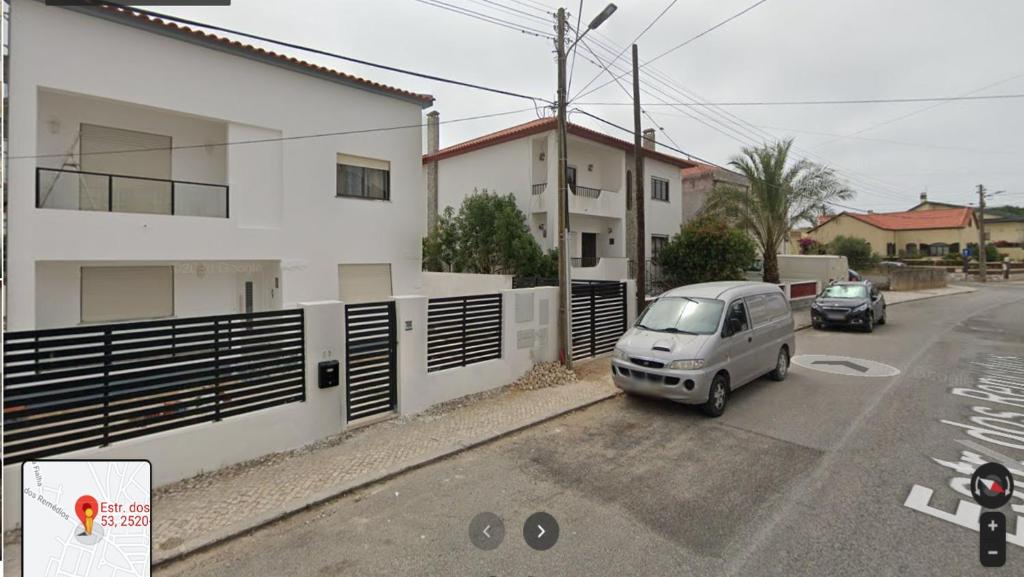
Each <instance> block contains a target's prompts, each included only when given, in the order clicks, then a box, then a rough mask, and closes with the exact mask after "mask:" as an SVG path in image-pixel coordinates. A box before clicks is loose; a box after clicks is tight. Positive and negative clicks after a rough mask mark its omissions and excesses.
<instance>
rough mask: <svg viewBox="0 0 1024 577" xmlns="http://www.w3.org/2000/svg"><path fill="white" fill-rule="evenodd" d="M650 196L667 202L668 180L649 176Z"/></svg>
mask: <svg viewBox="0 0 1024 577" xmlns="http://www.w3.org/2000/svg"><path fill="white" fill-rule="evenodd" d="M651 198H652V199H654V200H661V201H664V202H668V181H667V180H665V179H664V178H658V177H657V176H652V177H651Z"/></svg>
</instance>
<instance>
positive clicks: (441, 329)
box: [427, 294, 502, 372]
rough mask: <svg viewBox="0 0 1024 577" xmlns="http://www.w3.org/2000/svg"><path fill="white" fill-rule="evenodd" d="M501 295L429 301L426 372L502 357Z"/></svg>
mask: <svg viewBox="0 0 1024 577" xmlns="http://www.w3.org/2000/svg"><path fill="white" fill-rule="evenodd" d="M501 329H502V325H501V295H500V294H487V295H472V296H461V297H445V298H436V299H430V302H429V304H428V305H427V371H428V372H432V371H440V370H444V369H450V368H454V367H464V366H466V365H471V364H474V363H482V362H484V361H489V360H491V359H499V358H501Z"/></svg>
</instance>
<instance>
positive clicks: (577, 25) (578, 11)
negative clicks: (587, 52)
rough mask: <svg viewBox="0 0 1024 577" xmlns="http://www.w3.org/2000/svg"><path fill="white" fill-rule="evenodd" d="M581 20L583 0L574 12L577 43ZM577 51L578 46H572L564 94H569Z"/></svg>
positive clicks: (579, 36)
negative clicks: (570, 62)
mask: <svg viewBox="0 0 1024 577" xmlns="http://www.w3.org/2000/svg"><path fill="white" fill-rule="evenodd" d="M582 20H583V0H580V8H579V10H577V13H576V28H575V29H574V30H575V31H576V42H577V43H578V42H579V41H580V38H582V36H581V35H580V22H581V21H582ZM577 52H579V50H578V47H573V51H572V64H570V65H569V81H568V83H567V84H566V86H565V93H566V94H569V91H570V90H572V73H573V71H575V70H576V53H577Z"/></svg>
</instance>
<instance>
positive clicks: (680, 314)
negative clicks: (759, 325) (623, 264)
mask: <svg viewBox="0 0 1024 577" xmlns="http://www.w3.org/2000/svg"><path fill="white" fill-rule="evenodd" d="M724 306H725V303H724V302H722V301H720V300H714V299H702V298H690V297H662V298H660V299H658V300H656V301H654V302H653V303H651V304H650V305H648V306H647V309H646V310H645V311H644V313H643V314H642V315H641V316H640V318H639V319H637V323H636V325H637V326H638V327H640V328H642V329H647V330H649V331H664V332H668V333H690V334H695V335H710V334H712V333H714V332H715V331H717V330H718V321H719V320H720V319H721V317H722V308H723V307H724Z"/></svg>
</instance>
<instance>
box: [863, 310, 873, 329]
mask: <svg viewBox="0 0 1024 577" xmlns="http://www.w3.org/2000/svg"><path fill="white" fill-rule="evenodd" d="M864 330H865V331H866V332H869V333H870V332H873V331H874V330H875V313H868V320H867V321H866V322H865V323H864Z"/></svg>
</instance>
